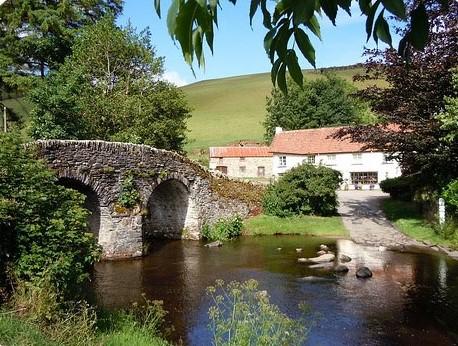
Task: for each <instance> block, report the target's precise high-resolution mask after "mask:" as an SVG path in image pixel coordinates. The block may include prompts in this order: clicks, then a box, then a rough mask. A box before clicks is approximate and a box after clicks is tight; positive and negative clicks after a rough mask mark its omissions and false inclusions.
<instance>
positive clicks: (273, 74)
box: [270, 58, 282, 86]
mask: <svg viewBox="0 0 458 346" xmlns="http://www.w3.org/2000/svg"><path fill="white" fill-rule="evenodd" d="M281 63H282V61H281V59H280V58H278V59H277V60H275V62H274V63H273V64H272V69H271V71H270V78H271V79H272V84H273V85H274V86H275V82H276V81H277V73H278V69H279V68H280V64H281Z"/></svg>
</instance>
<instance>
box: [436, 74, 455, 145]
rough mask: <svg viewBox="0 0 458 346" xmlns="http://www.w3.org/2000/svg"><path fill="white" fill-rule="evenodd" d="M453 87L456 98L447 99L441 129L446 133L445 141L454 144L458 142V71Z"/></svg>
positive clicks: (440, 116)
mask: <svg viewBox="0 0 458 346" xmlns="http://www.w3.org/2000/svg"><path fill="white" fill-rule="evenodd" d="M453 87H454V90H455V96H454V97H445V110H444V111H443V112H442V113H441V114H439V116H438V119H439V121H440V122H441V128H442V129H443V130H444V131H446V135H445V137H444V140H445V141H446V142H449V143H452V142H455V141H457V140H458V97H457V95H458V70H457V69H455V70H454V74H453Z"/></svg>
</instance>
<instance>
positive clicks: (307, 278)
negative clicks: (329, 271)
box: [299, 276, 334, 282]
mask: <svg viewBox="0 0 458 346" xmlns="http://www.w3.org/2000/svg"><path fill="white" fill-rule="evenodd" d="M299 280H301V281H306V282H332V281H334V280H333V279H331V278H324V277H320V276H304V277H303V278H300V279H299Z"/></svg>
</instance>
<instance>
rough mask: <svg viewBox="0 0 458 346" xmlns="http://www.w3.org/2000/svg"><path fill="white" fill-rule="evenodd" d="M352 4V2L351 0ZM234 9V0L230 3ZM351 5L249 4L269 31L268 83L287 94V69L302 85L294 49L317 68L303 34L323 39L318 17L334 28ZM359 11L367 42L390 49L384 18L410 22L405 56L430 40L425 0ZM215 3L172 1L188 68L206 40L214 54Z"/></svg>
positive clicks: (440, 0)
mask: <svg viewBox="0 0 458 346" xmlns="http://www.w3.org/2000/svg"><path fill="white" fill-rule="evenodd" d="M355 1H356V0H355ZM452 1H453V0H437V1H434V3H437V4H440V5H441V6H443V7H444V8H447V6H448V3H449V2H452ZM229 2H231V3H232V4H234V5H235V4H236V3H237V0H229ZM154 4H155V7H156V12H157V13H158V15H159V16H160V15H161V0H155V1H154ZM351 4H352V0H316V1H309V0H276V1H275V8H274V10H271V6H270V4H269V3H268V1H267V0H251V1H250V11H249V17H250V23H252V21H253V19H254V16H255V14H256V13H257V12H258V11H261V12H262V20H263V25H264V27H265V28H266V30H267V34H266V36H265V38H264V46H265V49H266V53H267V55H268V56H269V59H270V61H271V62H272V82H273V83H274V84H275V83H278V86H279V88H280V89H281V90H282V91H286V89H287V87H286V70H288V71H289V73H290V75H291V77H292V78H293V80H294V81H295V82H296V83H297V84H299V85H302V82H303V76H302V71H301V69H300V67H299V64H298V59H297V55H296V50H295V47H297V48H299V51H300V52H301V54H302V55H303V56H304V57H305V58H306V59H307V60H308V61H309V63H310V64H311V65H312V66H315V49H314V47H313V45H312V43H311V42H310V39H309V36H308V35H307V33H306V32H305V31H304V29H305V30H307V31H308V32H309V33H312V34H313V35H315V36H317V37H318V38H320V39H321V32H320V24H319V22H318V19H317V16H318V15H320V16H321V14H322V13H324V14H325V15H326V16H327V17H328V18H329V19H330V20H331V22H332V23H333V24H334V25H335V20H336V17H337V13H338V12H339V11H345V12H346V13H348V14H349V15H351V12H350V9H351ZM358 4H359V7H360V9H361V12H362V13H363V15H365V16H366V17H367V18H366V32H367V38H368V40H369V38H370V37H373V38H374V40H375V42H377V43H378V41H379V40H380V41H383V42H385V43H387V44H389V45H390V46H391V44H392V39H391V34H390V28H389V25H388V22H387V21H386V17H387V16H394V17H395V18H397V19H398V20H403V21H407V20H408V19H410V21H409V23H410V25H409V30H406V31H405V32H404V35H403V39H402V40H401V42H400V44H399V52H400V53H401V55H402V56H407V53H409V52H410V47H414V48H416V49H419V50H421V49H423V48H424V46H425V44H426V41H427V39H428V26H429V22H428V21H429V18H428V15H427V12H426V6H425V2H424V1H415V4H414V6H412V7H411V8H410V10H408V9H407V8H406V6H405V4H404V1H403V0H377V1H371V0H358ZM220 8H221V4H220V1H219V0H172V3H171V5H170V7H169V10H168V15H167V26H168V29H169V32H170V35H171V36H172V38H173V39H174V40H176V41H178V42H179V43H180V45H181V49H182V52H183V56H184V58H185V60H186V62H187V63H188V64H190V65H191V66H192V63H193V60H194V57H195V58H196V60H197V63H198V65H199V66H202V65H204V64H205V60H204V54H203V46H204V41H206V43H207V45H208V46H209V48H210V49H211V50H212V51H213V36H214V26H217V25H218V11H219V9H220Z"/></svg>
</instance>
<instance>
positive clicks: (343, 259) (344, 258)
mask: <svg viewBox="0 0 458 346" xmlns="http://www.w3.org/2000/svg"><path fill="white" fill-rule="evenodd" d="M339 258H340V262H342V263H347V262H350V261H351V257H350V256H347V255H344V254H342V255H340V257H339Z"/></svg>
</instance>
